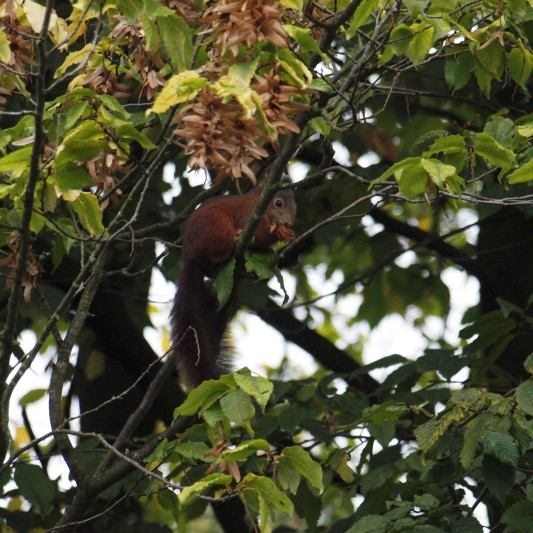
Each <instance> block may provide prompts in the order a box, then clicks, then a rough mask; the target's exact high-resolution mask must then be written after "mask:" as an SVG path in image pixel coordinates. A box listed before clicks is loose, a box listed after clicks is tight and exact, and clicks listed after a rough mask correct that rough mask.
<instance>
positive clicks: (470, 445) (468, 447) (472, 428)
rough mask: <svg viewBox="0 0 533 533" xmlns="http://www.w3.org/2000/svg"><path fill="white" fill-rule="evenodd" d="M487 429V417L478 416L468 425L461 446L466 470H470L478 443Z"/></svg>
mask: <svg viewBox="0 0 533 533" xmlns="http://www.w3.org/2000/svg"><path fill="white" fill-rule="evenodd" d="M484 431H485V418H484V417H482V416H478V417H476V418H474V420H472V421H471V422H470V423H469V424H468V425H467V427H466V431H465V433H464V437H463V447H462V448H461V454H460V458H461V465H462V466H463V468H464V469H465V470H467V471H468V470H470V468H471V467H472V464H473V462H474V459H475V457H476V451H477V448H478V445H479V444H480V443H481V442H482V436H483V432H484Z"/></svg>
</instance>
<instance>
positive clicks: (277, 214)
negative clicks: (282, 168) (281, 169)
mask: <svg viewBox="0 0 533 533" xmlns="http://www.w3.org/2000/svg"><path fill="white" fill-rule="evenodd" d="M282 181H283V182H290V179H289V178H288V177H285V176H284V177H283V179H282ZM267 216H268V219H269V220H270V223H271V224H276V225H277V224H280V225H281V226H287V227H288V228H292V226H293V224H294V219H295V218H296V200H295V199H294V194H293V192H292V191H290V190H288V189H287V190H282V191H278V192H277V193H276V194H275V195H274V198H272V201H271V202H270V205H269V206H268V210H267Z"/></svg>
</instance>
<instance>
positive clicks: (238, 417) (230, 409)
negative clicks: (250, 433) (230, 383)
mask: <svg viewBox="0 0 533 533" xmlns="http://www.w3.org/2000/svg"><path fill="white" fill-rule="evenodd" d="M220 407H221V408H222V411H223V412H224V414H225V415H226V416H227V417H228V419H229V420H231V421H232V422H235V423H236V424H238V425H239V426H242V425H244V424H245V423H246V422H248V421H249V420H250V419H251V418H252V417H253V416H254V415H255V409H254V406H253V404H252V400H251V399H250V396H249V395H248V394H246V392H244V391H243V390H242V389H237V390H236V391H234V392H230V393H229V394H227V395H226V396H224V397H223V398H221V400H220Z"/></svg>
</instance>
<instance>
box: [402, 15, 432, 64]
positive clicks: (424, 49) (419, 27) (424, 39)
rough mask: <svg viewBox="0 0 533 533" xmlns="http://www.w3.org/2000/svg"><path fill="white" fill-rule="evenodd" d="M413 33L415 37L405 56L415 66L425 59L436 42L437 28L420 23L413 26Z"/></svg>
mask: <svg viewBox="0 0 533 533" xmlns="http://www.w3.org/2000/svg"><path fill="white" fill-rule="evenodd" d="M411 31H412V32H414V35H413V37H412V38H411V40H410V42H409V45H408V46H407V50H406V51H405V55H406V56H407V57H408V58H409V59H410V60H411V61H412V62H413V65H418V64H419V63H421V62H422V60H424V59H425V57H426V56H427V55H428V53H429V51H430V49H431V47H432V46H433V43H434V41H435V28H434V27H433V26H427V25H426V24H423V23H420V24H413V25H412V26H411Z"/></svg>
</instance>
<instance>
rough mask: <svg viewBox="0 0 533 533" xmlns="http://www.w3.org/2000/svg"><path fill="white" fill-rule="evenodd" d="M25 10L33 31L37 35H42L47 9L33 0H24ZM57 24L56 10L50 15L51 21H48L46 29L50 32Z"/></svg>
mask: <svg viewBox="0 0 533 533" xmlns="http://www.w3.org/2000/svg"><path fill="white" fill-rule="evenodd" d="M23 8H24V13H26V17H28V22H29V23H30V26H31V28H32V30H33V31H34V32H35V33H40V32H41V30H42V27H43V23H44V15H45V12H46V7H45V6H42V5H41V4H38V3H37V2H34V1H33V0H24V4H23ZM56 24H57V15H56V12H55V10H52V12H51V14H50V19H49V21H48V28H46V29H47V30H50V29H51V28H53V27H54V26H55V25H56Z"/></svg>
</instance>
